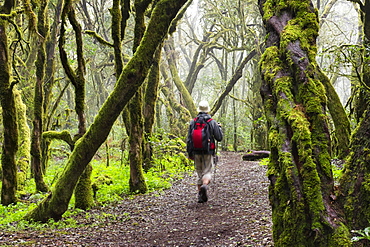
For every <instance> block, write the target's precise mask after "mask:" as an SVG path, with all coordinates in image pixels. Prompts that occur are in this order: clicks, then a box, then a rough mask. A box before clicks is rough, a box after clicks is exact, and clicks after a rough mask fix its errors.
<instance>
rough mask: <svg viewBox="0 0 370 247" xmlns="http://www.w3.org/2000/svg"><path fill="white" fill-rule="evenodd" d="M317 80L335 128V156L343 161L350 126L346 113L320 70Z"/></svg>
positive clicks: (345, 155) (347, 151)
mask: <svg viewBox="0 0 370 247" xmlns="http://www.w3.org/2000/svg"><path fill="white" fill-rule="evenodd" d="M318 75H319V80H320V81H321V82H322V84H323V85H324V87H325V90H326V96H327V97H328V102H330V104H328V109H329V112H330V115H331V116H332V119H333V122H334V126H335V137H336V139H337V142H338V144H337V147H336V155H337V157H338V158H339V159H344V158H345V157H347V155H348V154H349V139H350V135H351V126H350V122H349V119H348V116H347V113H346V111H345V110H344V107H343V105H342V103H341V102H340V98H339V96H338V94H337V93H336V91H335V89H334V87H333V85H332V84H331V82H330V80H329V78H328V77H327V76H326V75H325V74H324V73H323V72H322V71H321V70H320V71H318Z"/></svg>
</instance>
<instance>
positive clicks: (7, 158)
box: [0, 0, 18, 206]
mask: <svg viewBox="0 0 370 247" xmlns="http://www.w3.org/2000/svg"><path fill="white" fill-rule="evenodd" d="M13 7H14V1H13V0H6V1H5V2H4V5H3V6H2V8H1V10H0V12H1V14H9V13H10V11H11V9H12V8H13ZM7 27H8V23H7V21H6V20H4V19H0V100H1V107H2V110H3V114H2V117H3V127H4V134H3V135H4V140H3V144H2V155H1V166H2V172H3V174H2V187H1V204H2V205H5V206H6V205H9V204H12V203H16V202H17V198H16V191H17V164H16V154H17V149H18V130H17V117H16V116H17V114H16V107H15V102H14V94H13V86H14V85H12V84H11V83H10V74H11V69H10V64H11V59H10V58H9V50H8V36H7Z"/></svg>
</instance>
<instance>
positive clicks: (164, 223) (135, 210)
mask: <svg viewBox="0 0 370 247" xmlns="http://www.w3.org/2000/svg"><path fill="white" fill-rule="evenodd" d="M265 172H266V167H263V166H261V165H259V163H258V162H247V161H242V160H241V154H238V153H222V154H221V157H220V160H219V163H218V165H217V170H216V176H215V183H213V184H212V185H211V186H210V189H209V201H208V202H207V203H203V204H200V203H197V192H196V185H195V181H196V177H195V175H193V176H189V177H186V178H185V179H183V180H181V181H178V182H177V183H175V184H174V185H173V187H172V188H171V189H169V190H166V191H163V192H161V193H152V194H147V195H141V196H136V197H135V198H134V199H132V200H124V201H122V202H120V203H118V204H116V205H112V206H109V207H105V208H104V209H100V211H98V210H91V211H89V212H88V213H89V217H83V216H81V217H79V218H78V220H79V222H80V224H81V227H80V228H73V229H59V230H53V231H48V232H27V231H25V232H21V233H16V234H8V235H7V234H0V245H1V243H5V242H4V241H6V239H8V241H7V244H9V245H20V244H22V246H273V244H272V240H271V215H270V214H271V213H270V211H271V209H270V206H269V204H268V189H267V187H268V180H267V178H266V176H265ZM101 210H103V211H101Z"/></svg>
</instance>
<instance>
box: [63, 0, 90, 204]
mask: <svg viewBox="0 0 370 247" xmlns="http://www.w3.org/2000/svg"><path fill="white" fill-rule="evenodd" d="M67 16H68V19H69V22H70V23H71V25H72V27H73V30H74V33H75V39H76V44H77V46H76V47H77V64H78V65H77V73H75V72H74V71H73V70H72V68H71V67H70V65H69V63H68V60H67V53H66V52H65V50H64V43H65V25H66V18H67ZM61 17H62V26H61V34H60V42H59V50H60V57H61V61H62V64H63V68H64V70H65V72H66V74H67V76H68V78H69V80H70V81H71V82H72V84H73V86H74V88H75V110H76V114H77V117H78V133H77V136H75V140H74V141H77V140H78V139H79V138H81V137H82V136H83V135H84V134H85V133H86V117H85V77H84V75H85V60H84V56H83V41H82V29H81V26H80V24H79V23H78V21H77V19H76V15H75V11H74V9H73V7H72V2H71V1H65V5H64V6H63V11H62V16H61ZM91 173H92V166H91V164H90V163H89V164H87V167H86V169H85V170H84V172H83V173H82V175H81V177H80V178H79V181H78V183H77V186H76V193H75V207H77V208H80V209H83V210H86V209H88V208H90V207H91V206H92V205H93V203H94V200H93V191H92V187H91V179H90V176H91Z"/></svg>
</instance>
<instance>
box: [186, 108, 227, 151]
mask: <svg viewBox="0 0 370 247" xmlns="http://www.w3.org/2000/svg"><path fill="white" fill-rule="evenodd" d="M197 117H204V118H205V119H210V118H211V116H210V115H209V114H207V113H204V112H200V113H199V114H198V116H197ZM208 124H209V126H210V130H211V131H210V133H211V142H212V143H215V140H216V141H222V137H223V133H222V129H221V126H220V125H219V124H218V123H217V122H216V121H215V120H214V119H212V120H211V121H210V122H209V123H208ZM193 125H194V119H192V120H191V121H190V124H189V130H188V137H187V140H186V144H187V151H188V155H189V157H193V156H194V154H212V155H214V154H215V150H214V149H213V150H209V151H208V152H207V151H206V152H199V151H198V152H195V151H194V150H191V134H192V130H193Z"/></svg>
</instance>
